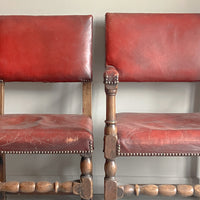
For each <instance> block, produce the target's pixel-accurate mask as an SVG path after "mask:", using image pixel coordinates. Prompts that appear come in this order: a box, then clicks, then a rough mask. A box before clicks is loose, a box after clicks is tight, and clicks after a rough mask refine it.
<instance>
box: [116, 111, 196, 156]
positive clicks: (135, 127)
mask: <svg viewBox="0 0 200 200" xmlns="http://www.w3.org/2000/svg"><path fill="white" fill-rule="evenodd" d="M117 130H118V139H119V140H118V143H119V144H120V152H121V153H199V152H200V113H181V114H174V113H170V114H160V113H159V114H158V113H157V114H151V113H118V114H117Z"/></svg>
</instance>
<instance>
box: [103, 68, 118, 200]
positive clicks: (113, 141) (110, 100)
mask: <svg viewBox="0 0 200 200" xmlns="http://www.w3.org/2000/svg"><path fill="white" fill-rule="evenodd" d="M118 79H119V73H118V72H117V70H116V69H115V67H113V66H107V67H106V71H105V73H104V84H105V92H106V121H105V123H106V125H105V133H104V157H105V159H106V162H105V169H104V170H105V179H104V199H105V200H116V199H117V192H118V187H117V181H116V180H115V174H116V170H117V166H116V163H115V158H116V152H117V150H116V148H117V126H116V100H115V96H116V93H117V87H118Z"/></svg>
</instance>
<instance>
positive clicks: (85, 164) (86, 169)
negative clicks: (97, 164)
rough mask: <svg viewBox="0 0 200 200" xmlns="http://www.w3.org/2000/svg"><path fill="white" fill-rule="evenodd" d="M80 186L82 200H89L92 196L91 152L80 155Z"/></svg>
mask: <svg viewBox="0 0 200 200" xmlns="http://www.w3.org/2000/svg"><path fill="white" fill-rule="evenodd" d="M80 167H81V178H80V180H81V188H80V197H81V199H82V200H83V199H84V200H89V199H92V197H93V181H92V158H91V154H87V155H82V157H81V166H80Z"/></svg>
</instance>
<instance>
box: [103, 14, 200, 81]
mask: <svg viewBox="0 0 200 200" xmlns="http://www.w3.org/2000/svg"><path fill="white" fill-rule="evenodd" d="M106 64H107V65H112V66H114V67H115V68H116V69H117V70H118V72H119V80H120V81H199V80H200V14H116V13H108V14H107V15H106Z"/></svg>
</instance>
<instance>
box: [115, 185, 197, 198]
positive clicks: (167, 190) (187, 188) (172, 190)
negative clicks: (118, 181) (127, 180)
mask: <svg viewBox="0 0 200 200" xmlns="http://www.w3.org/2000/svg"><path fill="white" fill-rule="evenodd" d="M131 195H136V196H139V195H148V196H157V195H162V196H167V197H171V196H174V195H180V196H182V197H191V196H195V197H200V185H194V186H192V185H137V184H136V185H131V184H130V185H121V186H118V198H123V197H127V196H131Z"/></svg>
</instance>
